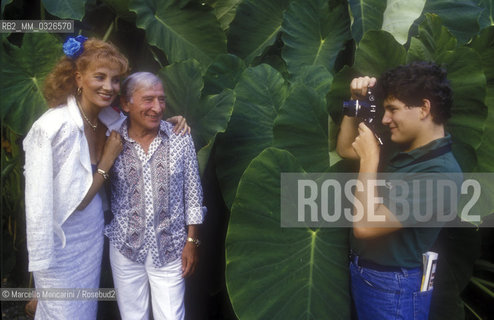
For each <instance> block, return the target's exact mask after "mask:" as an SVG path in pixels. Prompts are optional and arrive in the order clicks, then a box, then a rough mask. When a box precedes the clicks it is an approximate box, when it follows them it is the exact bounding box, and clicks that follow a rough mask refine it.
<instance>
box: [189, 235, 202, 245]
mask: <svg viewBox="0 0 494 320" xmlns="http://www.w3.org/2000/svg"><path fill="white" fill-rule="evenodd" d="M187 242H192V243H193V244H195V245H196V247H198V248H199V246H200V245H201V241H199V239H194V238H191V237H188V238H187Z"/></svg>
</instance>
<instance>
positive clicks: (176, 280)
mask: <svg viewBox="0 0 494 320" xmlns="http://www.w3.org/2000/svg"><path fill="white" fill-rule="evenodd" d="M110 263H111V268H112V272H113V283H114V285H115V289H116V291H117V302H118V308H119V310H120V315H121V316H122V320H141V319H142V320H147V319H149V294H150V291H151V304H152V309H153V317H154V319H155V320H161V319H166V320H177V319H184V316H185V309H184V293H185V282H184V279H183V278H182V259H180V258H179V259H177V260H175V261H172V262H170V263H167V264H166V265H164V266H163V267H161V268H156V267H155V266H154V265H153V262H152V258H151V254H148V256H147V258H146V261H145V263H144V264H140V263H137V262H134V261H132V260H129V259H128V258H127V257H125V256H123V255H122V254H121V253H120V252H119V251H118V250H117V249H115V248H114V247H113V246H112V245H111V244H110Z"/></svg>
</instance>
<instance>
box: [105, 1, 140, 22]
mask: <svg viewBox="0 0 494 320" xmlns="http://www.w3.org/2000/svg"><path fill="white" fill-rule="evenodd" d="M103 2H104V3H105V4H107V5H108V6H109V7H110V8H112V9H113V11H114V12H115V14H116V15H117V16H118V17H119V18H121V19H124V20H127V21H130V22H132V23H134V21H135V20H133V19H135V13H134V12H131V11H130V10H129V3H130V0H103Z"/></svg>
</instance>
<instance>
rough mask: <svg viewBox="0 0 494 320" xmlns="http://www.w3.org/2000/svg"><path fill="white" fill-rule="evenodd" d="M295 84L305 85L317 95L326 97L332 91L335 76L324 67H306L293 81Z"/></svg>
mask: <svg viewBox="0 0 494 320" xmlns="http://www.w3.org/2000/svg"><path fill="white" fill-rule="evenodd" d="M291 82H292V83H293V84H294V83H301V84H305V85H306V86H308V87H310V88H312V89H314V90H315V91H316V92H317V93H319V94H322V95H326V94H327V93H328V92H329V90H330V89H331V84H332V83H333V75H332V74H331V73H330V72H329V71H328V69H326V67H324V66H321V65H319V66H305V67H303V68H301V69H300V70H299V73H298V74H297V76H296V77H295V78H293V79H292V81H291Z"/></svg>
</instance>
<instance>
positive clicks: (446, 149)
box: [408, 144, 451, 165]
mask: <svg viewBox="0 0 494 320" xmlns="http://www.w3.org/2000/svg"><path fill="white" fill-rule="evenodd" d="M450 151H451V144H447V145H445V146H442V147H440V148H437V149H435V150H432V151H431V152H429V153H426V154H424V155H423V156H421V157H418V158H417V159H415V160H413V161H412V162H410V163H409V164H408V165H412V164H416V163H419V162H424V161H427V160H430V159H434V158H436V157H439V156H442V155H443V154H445V153H448V152H450Z"/></svg>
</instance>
